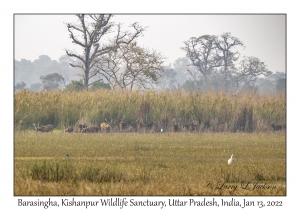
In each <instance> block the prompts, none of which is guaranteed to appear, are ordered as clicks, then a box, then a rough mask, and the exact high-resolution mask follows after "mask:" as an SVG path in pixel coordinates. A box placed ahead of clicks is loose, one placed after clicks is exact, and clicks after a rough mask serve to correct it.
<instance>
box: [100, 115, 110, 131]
mask: <svg viewBox="0 0 300 210" xmlns="http://www.w3.org/2000/svg"><path fill="white" fill-rule="evenodd" d="M111 124H112V120H111V122H110V123H109V122H107V120H106V118H105V122H103V123H101V124H100V130H101V132H104V133H107V132H110V131H111Z"/></svg>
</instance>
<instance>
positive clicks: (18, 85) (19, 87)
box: [15, 81, 26, 91]
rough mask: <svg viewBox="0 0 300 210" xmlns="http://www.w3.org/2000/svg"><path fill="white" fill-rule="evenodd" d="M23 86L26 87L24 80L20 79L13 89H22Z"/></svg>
mask: <svg viewBox="0 0 300 210" xmlns="http://www.w3.org/2000/svg"><path fill="white" fill-rule="evenodd" d="M25 87H26V83H25V82H24V81H22V82H20V83H17V84H16V85H15V91H18V90H23V89H24V88H25Z"/></svg>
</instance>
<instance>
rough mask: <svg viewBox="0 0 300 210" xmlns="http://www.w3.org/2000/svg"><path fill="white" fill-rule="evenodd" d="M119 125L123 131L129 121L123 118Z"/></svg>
mask: <svg viewBox="0 0 300 210" xmlns="http://www.w3.org/2000/svg"><path fill="white" fill-rule="evenodd" d="M119 127H120V131H123V130H124V129H126V127H127V123H126V122H124V121H123V120H121V122H120V123H119Z"/></svg>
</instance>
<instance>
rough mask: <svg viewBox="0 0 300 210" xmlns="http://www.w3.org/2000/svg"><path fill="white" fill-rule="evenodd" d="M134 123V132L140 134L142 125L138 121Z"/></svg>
mask: <svg viewBox="0 0 300 210" xmlns="http://www.w3.org/2000/svg"><path fill="white" fill-rule="evenodd" d="M135 123H136V131H137V132H140V131H141V129H142V128H143V124H142V123H141V122H140V121H139V120H136V121H135Z"/></svg>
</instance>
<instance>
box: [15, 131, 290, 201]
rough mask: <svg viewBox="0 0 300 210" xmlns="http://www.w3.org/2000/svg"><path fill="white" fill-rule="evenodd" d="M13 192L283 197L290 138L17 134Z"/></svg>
mask: <svg viewBox="0 0 300 210" xmlns="http://www.w3.org/2000/svg"><path fill="white" fill-rule="evenodd" d="M66 154H69V156H70V158H69V159H68V160H66V159H65V155H66ZM231 154H233V164H232V165H228V164H227V160H228V159H229V158H230V156H231ZM247 184H248V185H247ZM14 194H15V195H48V196H50V195H111V196H112V195H286V136H285V132H282V131H277V132H264V133H261V132H254V133H239V132H237V133H211V132H209V133H198V132H195V133H143V134H141V133H108V134H103V133H94V134H81V133H70V134H66V133H62V132H61V131H57V130H56V131H55V132H53V133H35V132H31V131H26V132H15V136H14Z"/></svg>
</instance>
